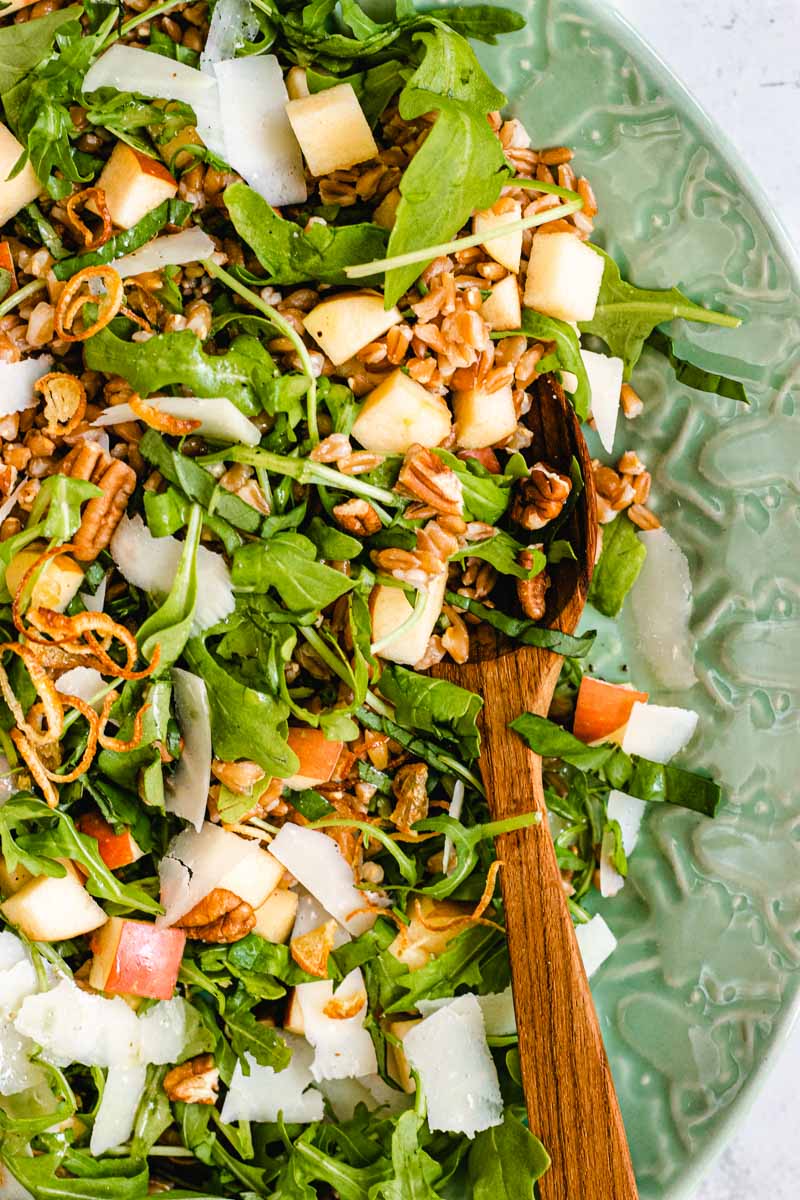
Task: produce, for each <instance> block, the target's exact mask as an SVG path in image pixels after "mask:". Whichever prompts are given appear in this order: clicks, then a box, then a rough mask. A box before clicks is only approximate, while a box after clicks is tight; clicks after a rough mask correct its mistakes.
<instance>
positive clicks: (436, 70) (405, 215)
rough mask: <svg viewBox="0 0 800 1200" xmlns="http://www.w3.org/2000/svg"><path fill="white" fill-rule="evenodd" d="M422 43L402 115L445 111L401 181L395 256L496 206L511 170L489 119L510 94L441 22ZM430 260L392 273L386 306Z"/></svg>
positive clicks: (446, 235) (421, 36)
mask: <svg viewBox="0 0 800 1200" xmlns="http://www.w3.org/2000/svg"><path fill="white" fill-rule="evenodd" d="M415 40H417V41H419V42H421V43H422V46H423V59H422V62H421V64H420V66H419V67H418V68H417V70H416V71H415V72H414V74H413V75H412V76H411V78H410V79H409V81H408V83H407V84H406V86H405V87H404V88H403V90H402V92H401V93H400V100H399V110H400V115H401V117H403V119H404V120H406V121H410V120H413V119H414V118H415V117H419V116H422V114H423V113H427V112H432V111H436V112H438V116H437V118H436V122H435V124H434V126H433V128H432V130H431V132H430V133H429V134H428V137H427V138H426V140H425V141H424V142H423V144H422V146H421V147H420V149H419V150H417V153H416V154H415V155H414V157H413V159H412V160H411V162H410V163H409V165H408V167H407V168H406V170H405V172H404V174H403V178H402V180H401V181H400V195H401V199H400V203H399V205H398V206H397V214H396V217H395V223H394V226H393V228H392V233H391V236H390V238H389V245H388V248H387V255H388V256H389V257H393V256H394V255H397V254H406V253H408V252H409V251H411V250H419V249H422V248H423V247H425V246H435V245H437V244H438V243H440V242H446V241H449V240H450V238H452V237H453V236H454V235H455V234H456V233H458V231H459V229H460V228H461V226H462V225H463V224H464V223H465V222H466V221H467V220H468V219H469V218H470V216H471V215H472V213H473V212H474V211H475V209H484V208H489V207H490V206H491V205H492V204H494V202H495V200H496V199H497V197H498V196H499V195H500V188H501V187H502V183H503V180H504V178H507V174H508V167H507V164H506V160H505V157H504V155H503V150H502V147H501V145H500V143H499V141H498V140H497V138H496V137H495V136H494V134H493V133H492V130H491V128H490V127H489V123H488V121H487V120H486V115H487V113H489V112H491V111H492V110H493V109H497V108H503V106H504V105H505V102H506V99H505V96H504V95H503V94H502V92H499V91H498V90H497V88H495V87H494V85H493V84H492V83H491V81H490V80H489V79H488V77H487V76H486V75H485V74H484V72H483V70H482V68H481V66H480V64H479V63H478V60H477V58H476V57H475V54H474V52H473V51H472V49H471V47H470V45H469V43H468V42H466V41H465V40H464V39H463V38H462V37H461V36H460V35H459V34H457V33H454V32H453V31H452V30H450V29H447V28H445V27H442V26H436V27H434V29H433V30H432V31H431V32H429V33H428V32H426V33H418V34H416V35H415ZM426 265H427V264H426V263H416V264H413V265H412V266H409V267H395V268H394V269H393V270H390V271H387V273H386V279H385V303H386V307H387V308H391V306H392V305H393V304H396V303H397V301H398V300H399V299H400V297H401V296H402V295H403V293H404V292H406V291H407V290H408V289H409V288H410V287H411V286H412V284H413V283H414V282H415V280H416V279H417V278H418V277H419V276H420V275H421V274H422V271H423V270H424V269H425V266H426Z"/></svg>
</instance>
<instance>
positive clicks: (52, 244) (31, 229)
mask: <svg viewBox="0 0 800 1200" xmlns="http://www.w3.org/2000/svg"><path fill="white" fill-rule="evenodd" d="M16 220H17V224H18V225H19V226H20V227H21V228H22V230H23V232H25V233H27V234H28V235H29V236H30V237H31V238H33V239H34V240H36V238H40V239H41V242H42V245H43V246H45V247H46V248H47V249H48V250H49V251H50V253H51V254H52V256H53V258H55V259H56V260H57V261H58V260H60V259H62V258H66V257H67V255H68V254H69V251H68V250H67V248H66V246H65V245H64V243H63V242H62V240H61V238H60V237H59V236H58V234H57V233H56V231H55V229H54V228H53V226H52V224H51V223H50V221H48V220H47V217H45V216H44V215H43V214H42V211H41V209H40V208H39V205H38V204H36V203H34V202H31V203H30V204H26V205H25V207H24V208H23V209H21V210H20V211H19V212H18V213H17V217H16Z"/></svg>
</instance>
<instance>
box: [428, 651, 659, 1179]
mask: <svg viewBox="0 0 800 1200" xmlns="http://www.w3.org/2000/svg"><path fill="white" fill-rule="evenodd" d="M560 664H561V660H560V659H558V658H556V657H555V655H552V654H543V653H542V652H538V653H537V652H535V651H534V652H531V651H529V652H527V653H519V652H518V653H517V654H510V655H507V656H505V657H501V658H498V659H495V660H494V661H491V662H484V663H481V664H480V665H479V666H477V665H476V666H474V667H473V666H470V667H467V668H466V670H468V671H470V672H475V675H474V678H471V679H470V680H469V683H470V684H472V686H473V687H474V688H475V689H476V690H479V691H481V692H482V693H483V695H484V697H485V704H484V710H483V752H482V758H481V769H482V773H483V778H484V782H485V784H486V791H487V797H488V800H489V807H490V810H491V813H492V816H493V817H495V818H497V819H501V818H503V817H509V816H514V815H515V814H517V813H521V812H530V811H531V809H532V808H533V807H536V808H537V809H538V810H539V811H540V812H541V813H542V822H541V824H540V825H534V826H531V827H529V828H527V829H523V830H521V831H519V832H516V833H511V834H504V835H502V836H501V837H499V838H498V839H497V856H498V858H499V859H501V860H502V862H503V864H504V865H503V869H502V871H501V873H500V877H501V880H502V886H503V898H504V901H505V910H506V922H507V927H508V940H509V952H510V956H511V970H512V977H513V980H514V1006H515V1009H516V1014H517V1029H518V1030H519V1050H520V1064H521V1071H522V1081H523V1085H524V1088H525V1097H526V1100H527V1107H528V1118H529V1122H530V1127H531V1129H532V1130H533V1132H534V1133H536V1135H537V1136H538V1137H539V1138H540V1139H541V1141H542V1142H543V1143H544V1145H545V1147H546V1149H547V1150H548V1152H549V1154H550V1156H551V1158H552V1160H553V1166H552V1168H551V1170H550V1171H548V1172H547V1174H546V1175H545V1176H544V1177H543V1179H542V1180H541V1184H540V1187H541V1195H542V1200H635V1198H636V1196H637V1190H636V1181H635V1179H634V1174H633V1168H632V1166H631V1160H630V1154H629V1152H628V1143H627V1139H626V1136H625V1129H624V1127H623V1124H622V1117H621V1115H620V1111H619V1105H618V1103H617V1096H616V1092H615V1090H614V1083H613V1080H612V1078H611V1071H610V1069H609V1066H608V1059H607V1057H606V1052H605V1047H604V1046H603V1040H602V1038H601V1036H600V1029H599V1026H598V1020H597V1014H596V1012H595V1009H594V1004H593V1002H592V996H591V992H590V991H589V984H588V982H587V979H586V972H585V971H584V969H583V962H582V960H581V955H580V951H579V949H578V943H577V941H576V939H575V934H574V932H573V928H572V919H571V917H570V915H569V910H568V908H567V905H566V904H565V902H564V894H563V889H562V886H561V874H560V872H559V869H558V865H557V862H556V855H555V848H554V846H553V841H552V838H551V836H550V831H549V827H548V823H547V814H546V808H545V800H544V789H543V786H542V769H541V759H540V758H539V757H538V756H536V755H534V754H532V753H531V752H530V750H528V748H527V747H526V746H525V744H524V743H523V742H522V740H521V739H520V738H518V737H517V736H516V735H515V734H513V733H511V732H510V731H509V729H508V723H509V721H512V720H513V719H514V718H515V717H517V716H519V714H520V713H521V712H525V711H526V710H530V708H531V707H532V705H531V701H532V700H534V703H535V706H536V707H537V708H538V709H539V710H540V711H541V710H544V713H546V711H547V708H548V707H549V702H550V698H551V696H552V691H553V687H554V685H555V680H556V677H557V675H558V670H559V667H560ZM458 671H459V674H457V675H455V674H454V679H457V680H458V681H459V682H461V683H462V684H464V683H467V681H466V680H465V677H464V671H465V668H464V667H460V668H458ZM436 673H437V674H446V673H447V671H446V667H445V664H441V665H440V666H439V667H437V670H436ZM531 947H536V948H537V951H536V952H535V953H533V954H531V952H530V948H531Z"/></svg>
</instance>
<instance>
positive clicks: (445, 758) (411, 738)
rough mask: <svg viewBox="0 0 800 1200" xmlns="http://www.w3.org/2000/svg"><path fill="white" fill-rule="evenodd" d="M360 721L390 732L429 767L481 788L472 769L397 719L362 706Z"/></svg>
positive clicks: (390, 734) (359, 713) (368, 727)
mask: <svg viewBox="0 0 800 1200" xmlns="http://www.w3.org/2000/svg"><path fill="white" fill-rule="evenodd" d="M356 716H357V717H358V720H359V722H360V723H361V724H362V725H365V726H366V727H367V729H376V730H378V731H379V732H380V733H388V734H389V737H391V738H394V740H395V741H396V742H399V743H400V745H401V746H403V748H404V749H406V750H408V751H409V752H410V753H411V754H413V755H414V757H415V758H419V759H421V760H422V762H426V763H427V764H428V766H429V767H433V769H434V771H438V772H439V774H440V775H455V776H457V777H458V778H460V779H463V780H465V782H467V783H469V784H471V785H472V786H473V787H475V786H477V787H478V788H480V786H481V785H480V784H479V783H477V781H476V780H475V778H474V776H473V775H472V774H471V773H470V771H469V770H468V769H467V768H466V767H465V766H464V765H463V764H462V763H460V762H458V760H457V759H454V758H450V757H449V755H446V754H445V753H444V751H443V750H442V747H441V746H436V745H435V744H434V743H433V742H428V741H426V740H425V739H424V738H420V737H416V736H415V735H414V734H413V733H412V732H411V731H410V730H408V729H404V728H403V726H402V725H398V723H397V722H396V721H392V720H391V719H390V718H389V717H382V716H379V715H378V713H375V712H373V711H372V709H370V708H366V707H365V706H362V707H361V708H359V709H358V710H357V712H356Z"/></svg>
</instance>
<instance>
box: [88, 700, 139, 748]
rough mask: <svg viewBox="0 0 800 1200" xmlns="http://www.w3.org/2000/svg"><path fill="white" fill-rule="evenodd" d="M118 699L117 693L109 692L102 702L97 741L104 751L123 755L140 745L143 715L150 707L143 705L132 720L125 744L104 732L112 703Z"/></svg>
mask: <svg viewBox="0 0 800 1200" xmlns="http://www.w3.org/2000/svg"><path fill="white" fill-rule="evenodd" d="M118 699H119V692H116V691H114V692H109V693H108V695H107V696H106V698H105V700H104V701H103V711H102V712H101V713H100V729H99V732H98V735H97V740H98V741H99V743H100V745H101V746H102V747H103V749H104V750H116V751H117V752H118V753H122V754H124V753H125V751H126V750H135V749H136V748H137V746H139V744H140V743H141V740H142V723H143V721H144V714H145V713H146V712H147V710H148V708H149V707H150V705H149V704H143V705H142V707H141V708H140V709H139V711H138V712H137V714H136V716H135V717H134V718H133V734H132V736H131V737H130V738H129V739H128V741H127V742H126V741H124V740H123V739H122V738H116V737H110V736H109V735H108V734H107V733H106V732H105V727H106V724H107V722H108V718H109V717H110V715H111V708H112V706H113V704H114V702H115V701H116V700H118Z"/></svg>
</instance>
